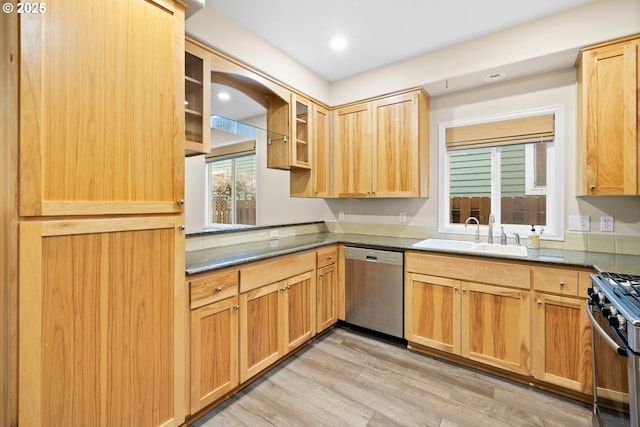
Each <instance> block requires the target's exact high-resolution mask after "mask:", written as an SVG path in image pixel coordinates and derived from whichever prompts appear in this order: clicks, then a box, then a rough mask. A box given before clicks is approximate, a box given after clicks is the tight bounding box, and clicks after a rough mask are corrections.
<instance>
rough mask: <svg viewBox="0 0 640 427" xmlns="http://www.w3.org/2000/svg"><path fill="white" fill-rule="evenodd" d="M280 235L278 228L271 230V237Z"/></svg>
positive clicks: (275, 237)
mask: <svg viewBox="0 0 640 427" xmlns="http://www.w3.org/2000/svg"><path fill="white" fill-rule="evenodd" d="M278 236H279V233H278V230H271V234H270V237H271V238H272V239H277V238H278Z"/></svg>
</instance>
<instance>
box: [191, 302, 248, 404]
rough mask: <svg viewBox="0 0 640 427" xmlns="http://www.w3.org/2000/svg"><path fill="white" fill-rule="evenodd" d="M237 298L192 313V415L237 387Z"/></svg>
mask: <svg viewBox="0 0 640 427" xmlns="http://www.w3.org/2000/svg"><path fill="white" fill-rule="evenodd" d="M236 304H238V297H237V296H236V297H232V298H228V299H226V300H223V301H220V302H218V303H215V304H210V305H207V306H204V307H201V308H199V309H198V310H194V311H192V312H191V346H190V348H191V413H192V414H195V413H196V412H197V411H199V410H200V409H202V408H204V407H205V406H206V405H208V404H209V403H211V402H213V401H215V400H216V399H218V398H219V397H221V396H223V395H224V394H225V393H227V392H229V391H231V390H233V389H234V388H235V387H236V386H237V385H238V311H237V310H236V309H235V306H236Z"/></svg>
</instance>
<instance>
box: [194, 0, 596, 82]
mask: <svg viewBox="0 0 640 427" xmlns="http://www.w3.org/2000/svg"><path fill="white" fill-rule="evenodd" d="M592 1H594V0H483V1H477V0H396V1H393V2H389V1H388V0H322V1H308V0H307V1H305V0H206V8H214V9H216V10H218V11H220V12H221V13H223V14H224V15H226V16H228V17H229V18H231V19H233V20H234V21H236V22H238V23H239V24H241V25H242V26H244V27H246V28H247V29H249V30H251V31H253V32H254V33H256V34H257V35H259V36H260V37H261V38H263V39H265V40H266V41H268V42H269V43H271V44H272V45H274V46H276V47H277V48H279V49H280V50H282V51H283V52H285V53H286V54H287V55H289V56H290V57H292V58H293V59H295V60H297V61H298V62H300V63H302V64H304V65H306V66H307V67H308V68H310V69H311V70H313V71H314V72H316V73H317V74H319V75H320V76H322V77H323V78H325V79H326V80H328V81H329V82H334V81H338V80H340V79H343V78H345V77H349V76H352V75H355V74H359V73H362V72H365V71H369V70H372V69H375V68H379V67H382V66H384V65H388V64H391V63H395V62H398V61H401V60H404V59H408V58H412V57H415V56H418V55H423V54H426V53H429V52H434V51H437V50H440V49H444V48H447V47H450V46H453V45H456V44H458V43H463V42H465V41H468V40H471V39H473V38H477V37H480V36H484V35H487V34H491V33H494V32H497V31H501V30H504V29H507V28H510V27H514V26H517V25H520V24H523V23H526V22H529V21H533V20H536V19H539V18H543V17H546V16H549V15H553V14H556V13H559V12H562V11H565V10H568V9H571V8H575V7H578V6H581V5H584V4H587V3H590V2H592ZM336 35H341V36H343V37H345V38H346V39H347V42H348V46H347V48H346V49H344V50H343V51H338V52H336V51H333V50H332V49H331V48H330V47H329V41H330V39H331V38H332V37H334V36H336Z"/></svg>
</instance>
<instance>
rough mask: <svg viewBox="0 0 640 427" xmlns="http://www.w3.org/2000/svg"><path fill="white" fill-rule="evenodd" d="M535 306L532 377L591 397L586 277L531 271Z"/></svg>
mask: <svg viewBox="0 0 640 427" xmlns="http://www.w3.org/2000/svg"><path fill="white" fill-rule="evenodd" d="M532 278H533V288H534V299H533V301H534V303H533V313H532V314H533V316H532V330H533V355H532V361H533V363H532V368H533V376H534V377H535V378H536V379H539V380H541V381H544V382H547V383H550V384H554V385H557V386H560V387H563V388H565V389H568V390H573V391H577V392H580V393H584V394H593V366H592V349H591V348H592V347H591V325H590V322H589V317H588V315H587V311H586V308H585V298H586V296H587V293H586V290H584V292H579V289H581V288H585V287H586V285H584V284H583V286H579V282H580V281H582V282H584V281H586V283H588V280H589V279H588V273H583V272H581V271H577V270H568V269H564V268H557V267H539V266H534V267H532Z"/></svg>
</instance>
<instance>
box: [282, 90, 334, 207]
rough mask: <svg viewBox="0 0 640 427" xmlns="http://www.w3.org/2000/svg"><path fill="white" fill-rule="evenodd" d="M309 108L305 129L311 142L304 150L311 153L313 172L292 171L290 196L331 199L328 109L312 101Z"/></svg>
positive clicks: (308, 170)
mask: <svg viewBox="0 0 640 427" xmlns="http://www.w3.org/2000/svg"><path fill="white" fill-rule="evenodd" d="M308 108H309V110H310V113H309V115H308V119H307V123H306V125H305V126H306V128H307V130H306V132H307V136H308V138H309V139H308V144H307V145H306V146H304V148H306V149H307V150H311V160H310V167H311V169H306V168H292V169H291V174H290V180H289V183H290V190H291V191H290V194H291V197H331V163H332V160H331V145H330V142H329V129H330V126H329V110H328V109H327V108H325V107H322V106H320V105H318V104H316V103H314V102H309V107H308ZM301 145H303V144H301ZM309 146H310V147H309Z"/></svg>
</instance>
